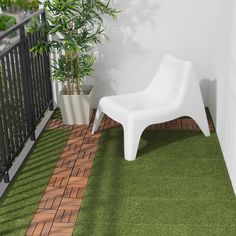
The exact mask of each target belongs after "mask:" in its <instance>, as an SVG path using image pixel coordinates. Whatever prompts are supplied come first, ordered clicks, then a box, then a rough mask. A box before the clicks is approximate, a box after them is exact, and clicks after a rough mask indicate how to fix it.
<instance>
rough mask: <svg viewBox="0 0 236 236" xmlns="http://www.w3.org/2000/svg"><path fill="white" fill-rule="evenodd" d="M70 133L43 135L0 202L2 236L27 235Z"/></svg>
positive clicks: (49, 131)
mask: <svg viewBox="0 0 236 236" xmlns="http://www.w3.org/2000/svg"><path fill="white" fill-rule="evenodd" d="M69 135H70V130H62V129H61V130H60V129H53V130H47V131H44V132H43V134H42V135H41V136H40V138H39V139H38V141H37V142H36V144H35V146H34V148H33V150H32V151H31V153H30V154H29V157H28V159H27V160H26V161H25V163H24V164H23V167H22V168H21V170H20V171H19V172H18V174H17V176H16V177H15V179H14V180H13V182H12V183H11V185H10V187H9V189H8V191H7V192H6V194H5V195H4V196H3V197H2V198H1V200H0V235H4V236H5V235H12V236H20V235H25V233H26V230H27V227H28V226H29V224H30V222H31V219H32V217H33V214H34V212H35V210H36V208H37V205H38V203H39V201H40V199H41V197H42V194H43V192H44V190H45V187H46V185H47V183H48V181H49V178H50V176H51V174H52V172H53V170H54V168H55V166H56V163H57V161H58V159H59V157H60V154H61V153H62V151H63V148H64V145H65V144H66V142H67V140H68V138H69Z"/></svg>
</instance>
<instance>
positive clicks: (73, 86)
mask: <svg viewBox="0 0 236 236" xmlns="http://www.w3.org/2000/svg"><path fill="white" fill-rule="evenodd" d="M70 57H71V58H70V64H71V65H70V66H71V87H72V94H73V95H74V93H75V83H74V55H73V51H71V54H70Z"/></svg>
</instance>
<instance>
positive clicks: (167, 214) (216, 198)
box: [74, 129, 236, 236]
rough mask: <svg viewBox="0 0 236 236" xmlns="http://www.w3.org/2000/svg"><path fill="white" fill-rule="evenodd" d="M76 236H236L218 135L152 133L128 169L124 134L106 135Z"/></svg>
mask: <svg viewBox="0 0 236 236" xmlns="http://www.w3.org/2000/svg"><path fill="white" fill-rule="evenodd" d="M74 235H86V236H87V235H90V236H91V235H96V236H106V235H107V236H110V235H112V236H114V235H127V236H133V235H135V236H136V235H148V236H152V235H161V236H172V235H180V236H184V235H189V236H190V235H191V236H195V235H196V236H201V235H204V236H205V235H209V236H212V235H214V236H216V235H217V236H218V235H219V236H224V235H225V236H231V235H232V236H233V235H236V199H235V197H234V193H233V190H232V187H231V184H230V180H229V178H228V174H227V170H226V167H225V163H224V160H223V157H222V153H221V150H220V146H219V143H218V139H217V136H216V134H212V135H211V137H209V138H205V137H204V136H203V135H202V134H201V133H200V132H198V131H166V130H161V131H158V130H146V131H145V132H144V134H143V135H142V140H141V142H140V146H139V152H138V158H137V160H136V161H134V162H127V161H125V160H124V159H123V135H122V130H120V129H108V130H105V131H104V133H103V135H102V137H101V140H100V144H99V148H98V151H97V154H96V159H95V161H94V164H93V168H92V172H91V176H90V178H89V183H88V186H87V189H86V193H85V196H84V199H83V202H82V206H81V209H80V213H79V216H78V219H77V223H76V227H75V230H74Z"/></svg>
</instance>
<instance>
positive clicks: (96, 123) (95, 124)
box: [92, 106, 104, 134]
mask: <svg viewBox="0 0 236 236" xmlns="http://www.w3.org/2000/svg"><path fill="white" fill-rule="evenodd" d="M103 116H104V113H103V112H102V111H101V109H100V107H99V106H98V108H97V112H96V115H95V118H94V122H93V129H92V134H94V133H95V132H96V131H97V129H98V127H99V125H100V123H101V121H102V118H103Z"/></svg>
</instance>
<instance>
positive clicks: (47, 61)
mask: <svg viewBox="0 0 236 236" xmlns="http://www.w3.org/2000/svg"><path fill="white" fill-rule="evenodd" d="M41 17H42V22H43V24H46V20H47V19H46V13H45V12H43V13H42V15H41ZM43 37H44V42H46V43H47V42H48V35H46V34H44V35H43ZM43 58H44V68H45V75H46V80H47V81H46V83H47V93H48V96H49V98H50V103H49V110H50V111H53V97H52V83H51V70H50V56H49V54H47V53H45V52H44V53H43Z"/></svg>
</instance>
